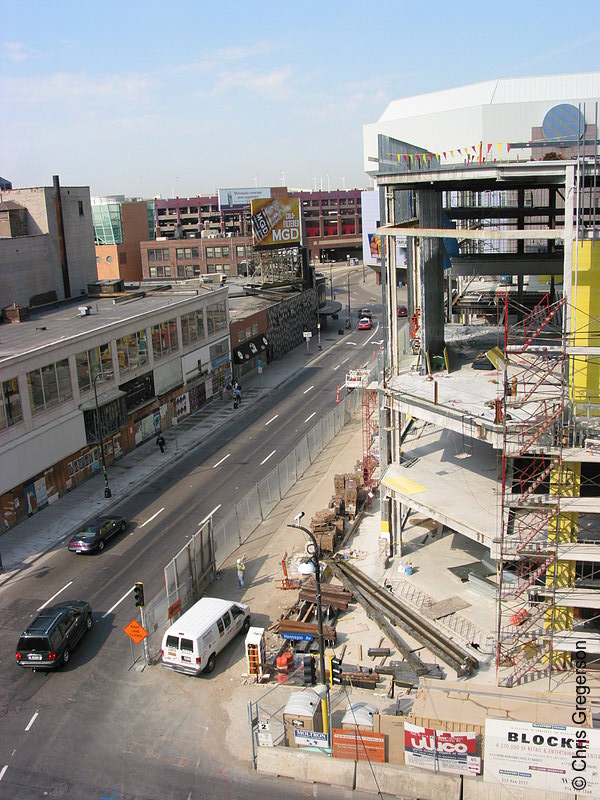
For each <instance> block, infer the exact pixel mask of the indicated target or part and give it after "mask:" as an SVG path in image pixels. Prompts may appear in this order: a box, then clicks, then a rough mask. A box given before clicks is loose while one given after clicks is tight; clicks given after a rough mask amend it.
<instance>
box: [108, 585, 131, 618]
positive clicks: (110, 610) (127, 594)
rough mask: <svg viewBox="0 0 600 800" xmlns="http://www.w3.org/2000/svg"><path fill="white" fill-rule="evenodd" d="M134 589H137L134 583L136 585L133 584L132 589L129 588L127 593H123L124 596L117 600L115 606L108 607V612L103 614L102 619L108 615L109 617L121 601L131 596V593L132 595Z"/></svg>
mask: <svg viewBox="0 0 600 800" xmlns="http://www.w3.org/2000/svg"><path fill="white" fill-rule="evenodd" d="M134 589H135V585H134V586H132V587H131V589H129V590H128V591H126V592H125V594H124V595H123V597H122V598H121V599H120V600H117V602H116V603H115V604H114V606H113V607H112V608H109V609H108V611H107V612H106V614H103V615H102V619H106V617H108V615H109V614H112V612H113V611H114V610H115V608H116V607H117V606H119V605H121V603H122V602H123V600H125V598H126V597H128V596H129V595H130V594H131V593H132V592H133V590H134Z"/></svg>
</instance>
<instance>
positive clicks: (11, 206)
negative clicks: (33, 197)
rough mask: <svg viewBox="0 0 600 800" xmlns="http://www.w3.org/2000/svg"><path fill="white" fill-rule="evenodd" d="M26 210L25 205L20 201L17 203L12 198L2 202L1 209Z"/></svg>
mask: <svg viewBox="0 0 600 800" xmlns="http://www.w3.org/2000/svg"><path fill="white" fill-rule="evenodd" d="M15 210H17V211H25V206H22V205H21V204H20V203H15V202H13V201H12V200H5V201H4V202H2V203H0V211H15Z"/></svg>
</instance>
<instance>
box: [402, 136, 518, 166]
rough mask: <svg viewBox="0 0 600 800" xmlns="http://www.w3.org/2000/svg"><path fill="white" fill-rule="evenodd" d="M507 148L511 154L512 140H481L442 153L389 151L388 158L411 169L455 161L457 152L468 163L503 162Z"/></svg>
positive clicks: (507, 152) (507, 151) (507, 153)
mask: <svg viewBox="0 0 600 800" xmlns="http://www.w3.org/2000/svg"><path fill="white" fill-rule="evenodd" d="M494 144H495V146H496V152H497V155H496V153H493V152H492V151H493V149H494ZM503 150H506V155H507V156H508V155H509V154H510V142H495V143H491V142H487V143H486V144H485V145H484V143H483V142H479V144H478V145H475V144H472V145H466V146H465V147H455V148H453V149H452V150H442V151H441V152H440V153H388V158H389V160H391V161H397V162H398V163H402V161H404V163H405V164H406V166H407V167H408V168H409V169H412V168H413V167H415V166H416V167H417V168H419V169H420V168H422V167H431V166H433V165H434V164H435V162H437V165H439V164H441V163H442V160H443V161H454V159H455V154H456V155H457V156H459V157H462V158H463V159H465V160H466V162H467V164H484V163H489V162H490V161H493V162H496V161H500V162H502V155H501V154H502V153H503ZM517 161H519V154H518V153H517Z"/></svg>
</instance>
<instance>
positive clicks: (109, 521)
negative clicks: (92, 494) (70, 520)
mask: <svg viewBox="0 0 600 800" xmlns="http://www.w3.org/2000/svg"><path fill="white" fill-rule="evenodd" d="M126 528H127V520H126V519H125V517H98V519H97V520H96V521H95V522H92V523H90V524H89V525H86V526H85V528H83V529H82V530H80V531H79V532H78V533H76V534H75V536H73V538H72V539H71V541H70V542H69V550H70V551H71V552H72V553H91V552H93V551H94V550H98V551H99V552H101V551H102V550H104V546H105V544H106V542H107V541H108V540H109V539H110V537H111V536H114V535H115V533H122V532H123V531H124V530H125V529H126Z"/></svg>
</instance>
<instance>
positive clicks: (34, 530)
mask: <svg viewBox="0 0 600 800" xmlns="http://www.w3.org/2000/svg"><path fill="white" fill-rule="evenodd" d="M348 333H352V331H349V332H348ZM340 341H342V337H340V336H339V334H338V333H337V329H335V330H334V329H333V328H332V329H331V330H326V331H325V332H324V333H323V332H322V334H321V348H322V350H321V351H318V349H317V341H316V337H314V338H313V340H312V341H311V343H310V347H309V349H308V350H307V347H306V345H305V344H301V345H299V346H298V347H296V348H295V349H294V350H291V351H290V352H289V353H287V354H286V355H285V356H284V357H283V358H282V359H279V360H278V361H274V362H273V363H271V364H269V365H268V366H267V367H265V368H264V371H263V373H262V374H261V375H258V374H254V375H251V376H248V377H247V378H245V379H242V386H243V405H242V410H243V408H247V407H248V406H249V405H253V404H254V403H256V402H258V400H260V398H261V397H263V396H264V395H267V394H269V393H270V392H271V391H272V390H274V389H276V388H277V387H278V386H281V384H283V383H284V382H285V381H286V380H287V379H288V378H290V377H291V376H292V375H295V374H296V373H297V372H298V370H300V369H302V367H304V366H305V365H306V364H307V363H310V362H312V361H315V360H317V359H318V357H319V356H320V355H322V353H324V352H326V350H328V349H329V348H330V347H331V346H332V345H333V344H335V343H336V342H340ZM238 413H239V411H236V410H234V408H233V401H232V400H230V399H229V398H223V399H222V400H220V399H219V398H218V397H215V398H214V399H213V400H212V401H211V402H210V403H208V404H207V405H205V406H203V407H202V408H200V409H198V411H196V412H195V413H194V414H191V415H190V416H189V417H185V418H184V419H183V420H181V421H180V423H179V424H178V425H177V426H173V427H171V428H169V429H167V430H166V431H165V432H164V433H165V438H166V439H167V448H166V452H165V453H164V454H163V453H161V452H160V450H159V449H158V447H157V446H156V442H155V439H154V438H152V439H150V440H149V441H147V442H145V443H144V444H142V445H140V446H139V447H137V448H136V449H135V450H134V451H132V452H130V453H127V454H126V455H125V456H123V457H122V458H121V459H119V460H118V461H116V462H115V463H114V464H111V465H110V467H109V468H108V480H109V485H110V488H111V491H112V497H111V498H109V499H106V498H105V497H104V479H103V476H102V473H101V472H99V473H98V474H96V475H94V477H93V478H90V479H89V480H88V481H86V482H85V483H83V484H81V485H80V486H77V487H76V488H75V489H73V490H72V491H71V492H69V493H68V494H66V495H64V496H63V497H61V498H60V499H59V500H58V501H56V502H55V503H53V504H52V505H49V506H47V507H46V508H43V509H42V510H41V511H38V512H37V513H36V514H34V515H33V516H32V517H30V518H29V519H27V520H24V521H23V522H21V523H20V524H19V525H17V526H15V527H14V528H11V529H10V530H8V531H6V532H5V533H3V534H2V535H0V554H1V561H2V566H3V571H0V586H2V584H4V583H6V582H7V581H9V580H10V579H11V578H12V577H13V576H14V575H15V574H16V573H17V572H19V571H21V570H23V569H26V568H27V567H29V566H31V564H33V563H35V562H36V560H37V559H38V558H39V557H40V556H41V555H43V554H44V553H47V552H49V551H50V550H52V549H53V548H55V547H57V546H58V545H62V544H64V542H66V541H67V539H68V538H70V536H71V535H72V534H73V533H74V532H75V531H76V530H77V529H78V528H79V527H80V526H81V524H82V523H84V522H86V521H87V520H89V519H90V518H92V517H94V516H96V515H99V514H106V513H108V512H109V511H110V509H111V508H113V507H114V506H116V505H117V504H118V503H120V502H121V501H122V500H123V499H124V498H125V497H131V496H132V495H134V494H135V493H136V492H138V491H140V490H141V489H143V488H144V486H146V485H147V484H148V482H149V481H150V480H151V479H152V477H153V476H154V475H157V474H158V473H160V472H163V471H164V470H165V468H166V467H167V466H171V465H172V464H174V463H175V462H176V461H178V460H179V459H180V458H182V457H183V456H184V455H185V454H186V453H188V452H189V451H190V450H192V449H193V448H194V447H196V446H197V445H199V444H200V443H201V442H203V441H204V440H205V439H207V438H208V437H209V436H211V435H212V434H213V433H214V432H215V431H216V430H217V429H218V428H220V427H222V426H223V425H225V424H227V422H229V421H230V420H231V419H233V418H234V415H235V414H238Z"/></svg>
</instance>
